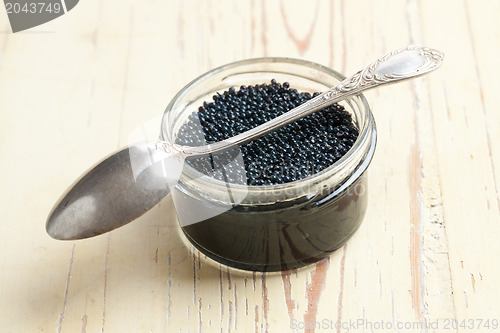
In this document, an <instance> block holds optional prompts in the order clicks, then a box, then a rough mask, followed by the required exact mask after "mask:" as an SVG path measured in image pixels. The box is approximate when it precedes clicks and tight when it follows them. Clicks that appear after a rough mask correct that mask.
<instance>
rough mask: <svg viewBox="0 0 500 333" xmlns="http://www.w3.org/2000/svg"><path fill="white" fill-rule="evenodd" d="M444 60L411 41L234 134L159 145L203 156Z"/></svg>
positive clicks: (169, 149) (439, 53) (160, 143)
mask: <svg viewBox="0 0 500 333" xmlns="http://www.w3.org/2000/svg"><path fill="white" fill-rule="evenodd" d="M442 60H443V53H441V52H440V51H437V50H434V49H430V48H428V47H421V46H413V45H411V46H408V47H406V48H402V49H398V50H395V51H392V52H391V53H388V54H386V55H384V56H382V57H380V58H379V59H377V60H376V61H374V62H372V63H371V64H369V65H368V66H366V67H365V68H363V69H362V70H360V71H359V72H357V73H356V74H354V75H352V76H350V77H348V78H346V79H345V80H344V81H342V82H341V83H339V84H338V85H337V86H336V87H334V88H332V89H330V90H328V91H325V92H324V93H322V94H321V95H319V96H317V97H315V98H313V99H311V100H310V101H309V102H307V103H304V104H302V105H299V106H298V107H296V108H294V109H292V110H290V111H288V112H286V113H285V114H283V115H281V116H279V117H276V118H274V119H272V120H270V121H268V122H266V123H264V124H262V125H259V126H257V127H255V128H253V129H251V130H248V131H246V132H244V133H241V134H239V135H236V136H234V137H232V138H229V139H227V140H224V141H219V142H216V143H213V144H210V145H206V146H198V147H186V146H179V145H175V144H169V143H165V142H161V141H160V142H159V143H158V144H157V147H158V148H161V149H162V150H164V151H166V152H169V153H173V152H175V153H178V154H180V155H183V156H184V157H188V156H203V155H207V154H210V153H215V152H219V151H222V150H226V149H229V148H231V147H233V146H235V145H241V144H243V143H245V142H248V141H251V140H254V139H256V138H258V137H261V136H263V135H265V134H267V133H269V132H272V131H275V130H277V129H278V128H280V127H282V126H285V125H287V124H289V123H292V122H294V121H296V120H298V119H300V118H303V117H305V116H307V115H309V114H311V113H313V112H315V111H317V110H320V109H322V108H324V107H327V106H329V105H332V104H334V103H337V102H339V101H341V100H344V99H346V98H348V97H350V96H353V95H356V94H358V93H360V92H362V91H365V90H368V89H371V88H375V87H378V86H380V85H383V84H391V83H396V82H399V81H402V80H408V79H412V78H415V77H417V76H420V75H423V74H426V73H429V72H431V71H433V70H435V69H436V68H438V67H439V66H440V65H441V62H442Z"/></svg>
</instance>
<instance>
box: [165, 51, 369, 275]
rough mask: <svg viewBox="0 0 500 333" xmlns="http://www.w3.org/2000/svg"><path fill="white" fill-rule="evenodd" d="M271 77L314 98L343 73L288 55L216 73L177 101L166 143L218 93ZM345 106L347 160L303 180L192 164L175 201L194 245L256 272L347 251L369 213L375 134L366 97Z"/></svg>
mask: <svg viewBox="0 0 500 333" xmlns="http://www.w3.org/2000/svg"><path fill="white" fill-rule="evenodd" d="M271 79H276V81H278V82H285V81H287V82H289V83H290V86H291V87H293V88H295V89H297V90H299V91H309V92H311V93H312V92H315V91H318V92H322V91H325V90H327V89H328V88H330V87H333V86H335V85H337V84H338V83H339V82H340V81H342V80H343V79H344V76H343V75H341V74H339V73H338V72H336V71H334V70H332V69H330V68H327V67H325V66H322V65H318V64H315V63H312V62H308V61H304V60H297V59H289V58H257V59H249V60H244V61H239V62H235V63H231V64H228V65H225V66H222V67H219V68H216V69H214V70H211V71H209V72H207V73H206V74H204V75H202V76H200V77H199V78H197V79H195V80H194V81H192V82H191V83H189V84H188V85H187V86H185V87H184V88H183V89H182V90H181V91H179V93H178V94H177V95H176V96H175V97H174V98H173V100H172V101H171V102H170V104H169V105H168V106H167V109H166V111H165V113H164V116H163V120H162V128H161V138H162V139H163V140H165V141H169V142H174V141H175V138H176V136H177V134H178V133H179V129H180V127H181V125H182V124H183V123H184V122H186V121H187V119H188V116H189V115H191V114H192V113H193V112H196V111H197V109H198V107H199V106H200V105H202V104H203V102H204V101H211V100H212V96H213V95H214V94H216V93H217V92H219V93H222V92H223V91H225V90H228V89H229V88H230V87H235V88H238V87H239V86H241V85H246V86H249V85H254V84H262V83H269V82H270V81H271ZM339 104H341V105H343V106H344V107H345V109H346V110H347V111H348V112H349V113H351V115H352V119H353V122H354V124H355V125H356V126H357V128H358V130H359V136H358V138H357V140H356V141H355V143H354V145H353V146H352V148H351V149H350V150H349V151H348V152H347V154H345V155H344V156H343V157H342V158H341V159H339V160H338V161H337V162H335V163H334V164H332V165H331V166H329V167H328V168H326V169H323V170H322V171H320V172H318V173H316V174H314V175H312V176H309V177H307V178H305V179H302V180H298V181H294V182H290V183H285V184H280V185H267V186H266V185H262V186H247V185H243V184H233V183H225V182H223V181H220V180H217V179H215V178H212V177H210V176H207V175H204V174H201V173H200V172H198V171H197V170H195V169H194V168H192V167H191V166H189V165H187V164H186V165H185V168H184V170H183V173H182V176H181V178H180V180H179V183H178V185H177V186H176V188H175V189H173V190H172V197H173V201H174V204H175V207H176V210H177V216H178V219H179V222H180V225H181V228H182V230H183V232H184V234H185V235H186V237H187V238H188V239H189V240H190V241H191V243H192V244H193V245H194V246H195V247H196V248H198V249H199V250H200V251H201V252H202V253H204V254H205V255H207V256H208V257H210V258H212V259H214V260H216V261H218V262H221V263H223V264H226V265H229V266H232V267H236V268H240V269H246V270H256V271H278V270H288V269H293V268H298V267H301V266H304V265H307V264H310V263H313V262H316V261H318V260H320V259H322V258H324V257H326V256H328V255H329V254H330V253H332V252H333V251H335V250H336V249H338V248H340V247H342V246H343V245H344V244H345V243H346V242H347V240H348V239H349V238H350V237H351V236H352V235H353V234H354V232H355V231H356V230H357V229H358V227H359V226H360V224H361V221H362V220H363V217H364V215H365V211H366V207H367V187H366V186H367V181H366V173H365V171H366V168H367V167H368V165H369V163H370V161H371V159H372V157H373V154H374V150H375V145H376V133H377V132H376V127H375V121H374V119H373V115H372V113H371V111H370V108H369V106H368V103H367V101H366V99H365V98H364V96H363V95H361V94H360V95H357V96H354V97H352V98H350V99H348V100H345V101H342V102H340V103H339Z"/></svg>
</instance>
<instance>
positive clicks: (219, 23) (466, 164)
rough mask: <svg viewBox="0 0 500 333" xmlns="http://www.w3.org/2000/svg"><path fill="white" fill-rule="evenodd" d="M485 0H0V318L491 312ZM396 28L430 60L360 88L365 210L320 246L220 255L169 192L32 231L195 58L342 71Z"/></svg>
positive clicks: (188, 321) (495, 191) (499, 203)
mask: <svg viewBox="0 0 500 333" xmlns="http://www.w3.org/2000/svg"><path fill="white" fill-rule="evenodd" d="M499 14H500V3H499V2H498V1H494V0H478V1H471V0H460V1H452V0H443V1H439V2H436V1H430V0H408V1H386V0H383V1H376V0H363V1H345V0H331V1H323V0H316V1H307V2H306V1H298V0H288V1H284V0H276V1H263V0H250V1H246V2H243V1H229V0H224V1H217V2H215V1H201V0H198V1H180V0H179V1H168V2H167V1H163V2H161V1H141V2H137V1H132V0H122V1H117V0H106V1H104V0H100V1H81V2H80V3H79V4H78V5H77V6H76V7H75V8H74V9H73V10H72V11H71V12H70V13H68V14H66V15H64V16H62V17H60V18H59V19H56V20H54V21H52V22H49V23H47V24H45V25H43V26H40V27H37V28H34V29H32V30H30V31H27V32H24V33H17V34H11V33H9V32H8V31H9V30H10V29H9V25H8V20H7V16H6V14H5V13H4V11H3V10H0V32H1V33H0V115H1V120H2V121H1V122H0V153H1V156H2V158H1V159H0V184H1V187H0V188H1V191H0V203H1V204H0V205H1V206H0V212H1V213H0V218H1V221H0V253H2V255H1V256H0V296H1V297H0V308H1V309H2V310H1V311H0V330H1V331H5V332H37V331H38V332H42V331H43V332H47V331H48V332H53V331H56V332H287V331H290V332H322V331H328V332H348V331H349V332H357V331H359V332H364V331H367V332H371V331H377V330H376V329H375V328H373V327H370V326H369V324H370V323H371V324H372V325H373V324H374V323H380V322H381V321H384V322H391V323H393V324H394V325H396V323H400V324H403V325H405V324H407V323H409V324H410V325H413V326H411V327H410V328H408V327H401V329H398V328H397V327H392V328H391V329H388V330H385V331H395V332H396V331H412V332H413V331H414V332H449V331H454V332H468V331H471V330H468V329H466V328H464V327H460V326H459V327H456V328H453V327H452V328H453V329H445V327H444V324H445V321H446V320H448V321H449V320H457V321H458V323H460V322H461V321H462V320H470V319H473V320H476V319H482V320H483V322H484V321H486V320H488V319H489V320H490V322H491V321H492V320H493V319H495V320H500V317H499V313H498V308H499V306H500V301H499V300H500V290H499V288H498V281H499V279H500V271H499V268H498V265H497V261H498V255H499V253H500V243H499V242H498V239H499V237H500V223H499V222H500V183H499V182H500V116H499V113H498V112H497V106H498V105H500V95H499V94H498V91H500V83H499V81H498V76H499V74H500V72H499V70H498V69H497V68H498V56H499V55H500V25H498V24H497V21H498V17H499ZM411 43H414V44H421V45H428V46H430V47H434V48H437V49H440V50H442V51H443V52H444V53H445V55H446V59H445V62H444V64H443V67H442V68H441V69H440V70H438V71H437V72H435V73H433V74H432V75H430V76H428V77H425V78H422V79H419V80H415V81H411V82H408V83H404V84H400V85H395V86H392V87H389V88H384V89H383V90H376V91H370V92H368V93H367V94H366V97H367V98H368V100H369V102H370V105H371V108H372V109H373V112H374V114H375V117H376V121H377V127H378V133H379V137H378V146H377V152H376V155H375V158H374V159H373V161H372V164H371V166H370V169H369V184H368V185H369V201H370V204H369V209H368V212H367V215H366V218H365V221H364V223H363V225H362V226H361V228H360V229H359V231H358V232H357V233H356V234H355V236H354V237H353V238H352V239H351V240H350V241H349V242H348V244H347V245H346V246H344V247H343V248H342V249H340V250H338V251H336V252H335V253H333V254H332V255H331V256H330V257H329V258H327V259H325V260H323V261H321V262H319V263H317V264H314V265H311V266H309V267H305V268H303V269H299V270H294V271H288V272H281V273H268V274H262V273H255V272H254V273H252V272H243V271H239V270H235V269H231V268H228V267H226V266H223V265H219V264H217V263H215V262H213V261H212V260H210V259H208V258H206V257H205V256H204V255H201V254H200V253H199V252H198V251H197V250H195V249H194V248H193V246H192V245H190V244H189V243H188V242H187V241H186V239H185V237H184V236H183V235H182V233H181V232H180V229H179V228H178V226H177V221H176V217H175V209H174V207H173V204H172V202H171V200H170V199H169V198H167V199H166V200H164V201H163V202H161V203H160V204H159V205H158V206H156V207H155V208H154V209H153V210H151V211H150V212H148V213H147V214H146V215H144V216H142V217H141V218H139V219H138V220H137V221H135V222H134V223H131V224H129V225H127V226H125V227H123V228H121V229H118V230H116V231H113V232H111V233H109V234H107V235H102V236H99V237H95V238H93V239H88V240H85V241H77V242H60V241H55V240H52V239H51V238H50V237H48V236H47V235H46V233H45V230H44V223H45V218H46V216H47V214H48V213H49V211H50V209H51V207H52V204H53V203H54V202H55V201H56V200H57V198H58V196H59V195H60V194H61V193H62V192H63V191H64V190H65V188H66V187H67V186H68V185H69V184H71V182H72V181H73V180H74V179H75V178H76V177H78V176H79V175H80V174H81V173H82V172H83V171H84V170H85V169H86V168H87V167H88V166H90V165H91V164H93V163H94V162H95V161H96V160H98V159H100V158H101V157H102V156H104V155H106V154H107V153H109V152H111V151H113V150H115V149H116V148H118V147H121V146H123V145H126V144H127V143H128V141H129V140H132V137H131V135H132V132H133V131H134V129H136V128H137V127H138V126H139V125H141V124H146V123H147V126H146V127H147V133H148V135H149V136H153V137H154V136H155V135H157V130H158V128H159V117H160V116H161V114H162V112H163V110H164V108H165V106H166V105H167V103H168V102H169V100H170V99H171V98H172V97H173V96H174V95H175V93H176V92H177V91H178V90H179V89H181V88H182V86H183V85H185V84H186V83H188V82H189V81H191V80H192V79H193V78H195V77H196V76H198V75H200V74H202V73H204V72H206V71H207V70H209V69H212V68H213V67H215V66H219V65H222V64H225V63H228V62H231V61H236V60H240V59H245V58H252V57H261V56H287V57H296V58H302V59H307V60H311V61H314V62H317V63H321V64H324V65H327V66H331V67H333V68H335V69H337V70H339V71H341V72H343V73H345V74H349V73H351V72H354V71H355V70H358V69H359V68H361V67H362V66H363V65H364V64H365V63H367V62H369V61H371V60H373V59H374V58H375V57H377V56H379V55H380V54H382V53H384V52H386V51H389V50H391V49H395V48H398V47H402V46H405V45H407V44H411ZM146 127H145V128H146ZM358 319H360V320H365V321H363V325H360V326H355V327H353V326H350V327H349V326H346V325H348V324H349V322H357V320H358ZM436 320H439V327H430V328H428V329H426V328H422V327H421V326H418V325H416V324H415V323H417V324H419V323H421V322H422V321H427V322H428V323H433V322H435V321H436ZM335 323H339V324H337V325H335ZM342 324H343V325H344V326H342ZM476 324H477V321H476ZM405 328H406V329H405ZM476 328H477V327H476ZM475 331H486V330H485V329H484V327H483V328H477V329H476V330H475Z"/></svg>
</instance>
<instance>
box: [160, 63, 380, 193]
mask: <svg viewBox="0 0 500 333" xmlns="http://www.w3.org/2000/svg"><path fill="white" fill-rule="evenodd" d="M258 63H282V64H286V63H288V64H292V65H299V66H304V67H309V68H312V69H315V70H318V71H320V72H323V73H325V74H327V75H329V76H333V77H334V78H336V79H337V80H339V81H342V80H344V79H345V78H346V77H345V76H344V75H343V74H341V73H339V72H338V71H336V70H334V69H332V68H329V67H327V66H324V65H321V64H317V63H314V62H311V61H307V60H303V59H296V58H288V57H259V58H249V59H245V60H239V61H235V62H231V63H228V64H225V65H222V66H219V67H216V68H214V69H212V70H210V71H208V72H206V73H204V74H202V75H200V76H198V77H197V78H195V79H194V80H192V81H191V82H189V83H188V84H187V85H185V86H184V87H183V88H182V89H181V90H179V92H178V93H177V94H176V95H175V96H174V97H173V98H172V100H171V101H170V103H169V104H168V106H167V108H166V110H165V112H164V114H163V117H162V121H161V139H163V140H168V139H170V138H169V135H168V134H169V133H168V130H167V128H168V122H169V120H168V113H169V111H170V110H174V109H175V108H176V106H177V103H178V101H180V100H182V98H183V97H184V96H185V95H186V94H187V93H188V92H189V91H190V90H191V89H192V88H193V87H195V86H197V85H198V84H199V83H200V82H203V81H204V80H206V79H208V78H210V77H212V76H213V75H215V74H218V73H221V72H224V71H228V70H231V69H235V68H238V67H242V66H245V65H252V64H258ZM265 72H272V71H265ZM356 98H357V99H359V100H360V102H361V105H362V108H361V109H362V111H363V112H362V113H363V118H362V119H363V123H362V124H359V128H358V130H359V134H358V137H357V138H356V141H355V142H354V144H353V146H352V147H351V148H350V149H349V151H347V153H346V154H344V155H343V156H342V157H341V158H340V159H338V160H337V161H336V162H335V163H333V164H332V165H330V166H328V167H327V168H325V169H323V170H321V171H319V172H317V173H315V174H313V175H310V176H308V177H306V178H303V179H299V180H296V181H293V182H288V183H284V184H276V185H243V184H233V183H232V184H231V189H232V190H237V189H238V188H241V189H242V190H243V189H244V190H245V191H248V192H255V191H259V192H260V191H266V192H268V193H269V192H271V193H272V192H275V191H277V192H281V191H286V190H287V189H290V188H294V187H301V186H308V185H310V184H311V183H320V182H321V180H322V179H324V177H325V175H330V174H332V175H334V174H337V173H340V172H341V171H342V170H344V169H346V167H347V166H349V165H352V163H353V160H354V159H355V158H356V152H358V151H359V150H360V149H361V148H362V147H364V146H366V145H374V144H375V142H374V141H373V140H372V138H371V137H372V132H373V131H374V129H375V122H374V119H373V115H372V112H371V109H370V106H369V105H368V102H367V100H366V98H365V97H364V95H363V94H361V93H360V94H357V95H355V96H353V97H350V98H348V99H346V101H350V100H354V99H356ZM372 141H373V142H372ZM369 158H370V159H371V156H369ZM183 174H185V175H184V176H187V178H188V179H196V182H202V183H205V185H207V186H211V187H214V186H215V187H219V186H221V189H225V188H226V186H227V184H226V183H225V182H223V181H220V180H218V179H215V178H212V177H209V176H207V175H204V174H202V173H201V172H199V171H197V170H195V169H194V168H192V167H190V166H189V165H186V167H185V171H184V172H183Z"/></svg>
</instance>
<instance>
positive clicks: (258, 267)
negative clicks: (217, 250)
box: [183, 223, 361, 272]
mask: <svg viewBox="0 0 500 333" xmlns="http://www.w3.org/2000/svg"><path fill="white" fill-rule="evenodd" d="M360 225H361V223H359V224H358V225H357V226H356V228H355V229H353V231H352V232H351V233H350V234H349V235H347V236H346V237H345V238H344V239H343V240H342V241H341V242H339V243H337V244H336V245H335V246H334V247H333V248H332V249H331V250H328V251H325V252H322V253H318V254H317V255H315V256H314V257H310V258H307V259H303V260H300V261H295V262H284V263H279V264H255V263H244V262H239V261H234V260H230V259H226V258H223V257H221V256H218V255H216V254H214V253H212V252H210V251H208V250H207V249H205V248H203V247H202V246H201V245H199V244H198V243H197V242H196V241H195V240H194V239H193V238H191V237H190V236H189V234H188V233H186V232H185V231H184V230H183V233H184V235H185V236H186V238H187V239H188V240H189V242H190V243H191V244H192V245H193V246H194V247H195V248H196V249H197V250H198V251H200V252H201V253H203V254H204V255H206V256H207V257H209V258H210V259H212V260H214V261H216V262H218V263H221V264H223V265H226V266H229V267H233V268H237V269H242V270H245V271H257V272H280V271H288V270H292V269H298V268H302V267H305V266H308V265H311V264H314V263H316V262H318V261H320V260H322V259H324V258H326V257H328V256H329V255H331V254H332V253H333V252H335V251H337V250H338V249H340V248H341V247H342V246H344V245H345V244H346V243H347V241H349V239H350V238H351V237H352V236H353V235H354V234H355V233H356V231H357V230H358V229H359V227H360Z"/></svg>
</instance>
